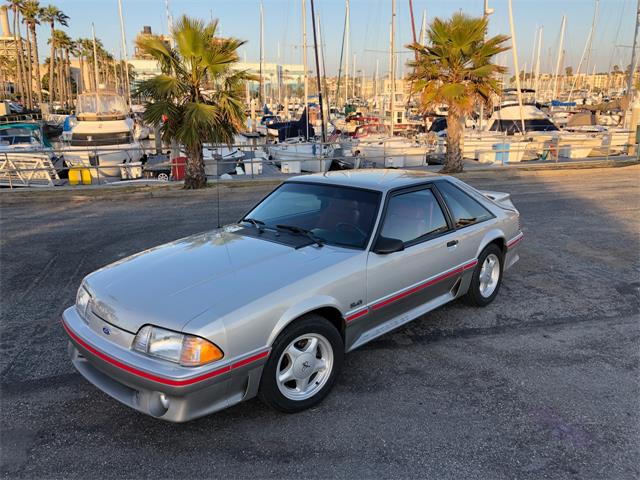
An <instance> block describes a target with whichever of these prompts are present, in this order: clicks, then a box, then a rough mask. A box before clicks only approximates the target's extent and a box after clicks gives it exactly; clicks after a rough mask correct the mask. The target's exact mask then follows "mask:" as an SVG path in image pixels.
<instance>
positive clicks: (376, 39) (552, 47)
mask: <svg viewBox="0 0 640 480" xmlns="http://www.w3.org/2000/svg"><path fill="white" fill-rule="evenodd" d="M596 1H597V0H513V14H514V23H515V29H516V42H517V47H518V56H519V62H518V63H519V66H520V69H521V70H522V69H523V68H524V65H525V63H526V64H527V71H529V70H530V69H531V58H532V53H533V48H534V37H535V35H536V31H537V29H538V28H539V27H542V28H543V35H542V38H543V44H542V53H541V60H540V61H541V71H543V72H544V71H552V70H553V69H554V68H555V63H556V58H557V52H558V44H559V40H560V24H561V20H562V16H563V15H566V16H567V24H566V25H567V26H566V37H565V44H564V51H565V54H564V55H565V60H564V65H565V66H567V65H571V66H573V70H574V72H575V71H576V69H577V66H578V63H579V61H580V57H581V55H582V51H583V49H584V47H585V43H586V40H587V37H588V34H589V31H590V28H591V23H592V20H593V15H594V6H595V4H596ZM40 2H41V4H42V5H46V4H47V3H53V4H54V5H56V6H57V7H58V8H60V9H61V10H62V11H63V12H65V13H66V14H67V15H69V17H71V19H70V21H69V27H68V28H67V32H68V34H69V35H70V36H71V37H72V38H78V37H90V36H91V23H92V22H93V23H94V24H95V28H96V35H97V37H98V38H100V39H101V40H102V41H103V43H104V45H105V47H106V48H107V49H108V50H109V51H111V52H112V53H114V54H116V56H118V57H119V56H120V51H121V40H120V23H119V18H118V2H117V0H49V2H47V0H40ZM489 2H490V3H489V5H490V7H492V8H493V9H494V10H495V13H494V14H493V15H491V17H490V25H489V34H490V35H495V34H498V33H502V34H506V35H510V29H509V16H508V7H507V0H489ZM122 3H123V10H124V23H125V31H126V38H127V47H128V48H127V50H128V52H129V56H131V55H132V53H133V47H134V42H133V39H134V38H135V36H136V34H137V33H138V32H139V31H141V30H142V27H143V25H150V26H151V27H152V30H153V32H154V33H167V18H166V13H165V12H166V10H165V0H122ZM259 3H260V1H259V0H169V6H170V12H171V14H172V16H173V18H174V19H175V18H177V17H178V16H180V15H182V14H186V15H189V16H194V17H199V18H202V19H205V20H208V19H210V18H212V17H213V18H218V19H219V21H220V28H221V33H222V35H224V36H233V37H236V38H239V39H242V40H246V41H247V44H246V45H245V46H243V47H242V48H241V50H240V53H241V57H242V58H244V57H245V56H246V59H247V61H256V62H257V61H258V58H259V42H260V33H259V32H260V29H259ZM263 4H264V21H265V32H264V38H265V61H266V62H276V61H279V63H302V60H301V58H302V56H301V55H302V54H301V43H302V25H301V4H302V0H263ZM350 4H351V22H350V24H351V33H350V44H351V47H350V48H351V54H353V53H355V54H356V70H361V69H362V68H364V74H365V76H367V77H370V76H372V75H373V73H374V71H375V68H376V59H377V60H378V61H379V68H380V75H384V74H385V73H386V71H387V70H388V56H389V54H388V51H389V37H390V35H389V24H390V21H391V0H351V1H350ZM306 5H307V12H308V13H307V19H308V22H309V23H308V25H309V26H308V35H309V37H308V38H309V42H310V44H311V41H312V36H311V26H310V25H311V24H310V20H309V19H310V13H309V11H310V10H309V0H307V2H306ZM315 5H316V15H319V17H320V24H321V27H320V28H321V30H322V38H323V45H324V48H325V62H326V67H327V74H329V75H333V74H335V73H337V69H338V63H339V59H340V49H341V44H342V33H343V26H344V10H345V1H344V0H315ZM483 5H484V0H413V8H414V15H415V23H416V30H417V31H418V32H419V29H420V23H421V19H422V14H423V11H426V15H427V23H429V22H430V21H431V20H433V18H434V17H440V18H446V17H448V16H450V15H451V14H452V13H453V12H456V11H463V12H465V13H467V14H469V15H477V16H479V15H481V14H482V11H483ZM635 8H636V0H599V9H598V16H597V24H596V30H595V35H594V38H593V43H592V54H591V63H590V65H591V66H590V67H589V71H592V69H593V66H594V63H595V66H596V70H597V71H607V70H609V69H610V68H611V67H612V66H613V65H616V64H617V65H619V66H620V68H621V69H624V68H625V67H626V65H628V64H629V63H630V58H631V44H632V42H633V34H634V28H635ZM396 12H397V15H396V51H398V52H399V53H398V58H399V63H400V67H399V72H398V73H399V74H400V73H402V71H403V67H402V64H403V63H404V61H405V60H406V59H407V57H408V53H407V49H406V48H405V47H404V46H405V45H406V44H407V43H409V42H410V41H411V39H412V34H411V23H410V14H409V1H408V0H396ZM39 31H40V39H39V44H40V51H41V52H43V54H42V56H43V58H44V56H45V55H46V52H48V46H47V44H46V41H47V38H48V29H46V28H40V30H39ZM312 53H313V51H312V50H309V62H310V68H311V66H312V63H311V62H312V60H313V55H312ZM350 56H351V55H350ZM350 61H351V62H353V58H350ZM498 62H499V63H501V64H503V65H507V66H508V67H509V68H510V69H512V65H513V63H512V55H511V53H507V54H502V56H501V57H500V58H498ZM585 64H586V60H585ZM585 64H583V68H582V71H583V72H584V70H585ZM350 69H351V70H352V67H350Z"/></svg>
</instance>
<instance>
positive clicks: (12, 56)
mask: <svg viewBox="0 0 640 480" xmlns="http://www.w3.org/2000/svg"><path fill="white" fill-rule="evenodd" d="M22 48H23V52H25V53H26V51H27V47H26V42H25V40H24V39H22ZM0 57H3V58H6V59H7V61H8V62H9V63H11V64H15V61H16V37H15V36H14V35H13V34H12V33H11V29H10V28H9V13H8V10H7V7H6V6H5V5H0ZM24 61H25V62H26V61H27V57H26V56H25V58H24ZM14 75H15V74H14ZM0 77H1V78H0V81H1V82H2V83H3V86H2V87H1V88H0V90H1V91H2V92H11V93H13V91H14V88H13V87H14V85H13V81H14V80H15V78H12V77H13V76H12V75H9V76H7V77H5V75H1V76H0ZM10 80H11V81H10Z"/></svg>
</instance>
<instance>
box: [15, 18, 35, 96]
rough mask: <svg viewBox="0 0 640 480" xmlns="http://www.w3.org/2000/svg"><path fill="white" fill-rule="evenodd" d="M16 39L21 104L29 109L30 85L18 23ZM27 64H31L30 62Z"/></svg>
mask: <svg viewBox="0 0 640 480" xmlns="http://www.w3.org/2000/svg"><path fill="white" fill-rule="evenodd" d="M15 35H16V39H17V41H18V55H19V57H20V76H21V77H22V87H23V90H22V102H23V103H24V105H25V106H26V107H27V108H31V106H30V105H31V84H30V82H29V76H28V75H27V65H25V58H24V57H25V54H24V49H23V48H22V35H21V34H20V22H18V23H17V24H16V30H15ZM28 63H31V62H30V61H29V62H28Z"/></svg>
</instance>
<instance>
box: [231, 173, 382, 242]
mask: <svg viewBox="0 0 640 480" xmlns="http://www.w3.org/2000/svg"><path fill="white" fill-rule="evenodd" d="M379 203H380V193H379V192H373V191H370V190H361V189H356V188H350V187H341V186H335V185H320V184H311V183H301V182H288V183H284V184H283V185H281V186H280V187H279V188H278V189H276V190H275V191H274V192H273V193H272V194H271V195H269V196H268V197H267V198H265V199H264V200H263V201H262V202H261V203H260V204H258V206H256V207H255V208H254V209H253V210H252V211H251V212H249V213H248V214H247V215H246V216H245V217H244V218H243V221H244V222H246V223H253V222H248V221H247V220H246V219H250V220H252V221H254V222H256V223H258V224H259V225H261V226H262V227H263V228H265V229H273V230H282V231H283V232H285V233H286V234H291V235H299V234H300V232H293V231H291V229H290V228H288V227H296V228H297V229H302V230H304V231H307V232H310V233H311V234H312V235H313V237H315V238H317V239H318V240H320V241H321V242H324V243H327V244H331V245H338V246H345V247H351V248H361V249H362V248H365V247H366V245H367V242H368V240H369V237H370V236H371V231H372V230H373V224H374V222H375V218H376V213H377V211H378V205H379ZM283 227H285V229H283Z"/></svg>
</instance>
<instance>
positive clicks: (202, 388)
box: [62, 307, 269, 422]
mask: <svg viewBox="0 0 640 480" xmlns="http://www.w3.org/2000/svg"><path fill="white" fill-rule="evenodd" d="M62 325H63V327H64V329H65V331H66V332H67V334H68V335H69V339H70V341H69V354H70V356H71V361H72V363H73V365H74V367H75V368H76V369H77V370H78V372H79V373H80V374H81V375H82V376H83V377H84V378H86V379H87V380H88V381H89V382H91V383H92V384H94V385H95V386H96V387H98V388H99V389H100V390H102V391H103V392H105V393H106V394H108V395H110V396H111V397H113V398H115V399H116V400H118V401H120V402H122V403H124V404H125V405H128V406H129V407H131V408H134V409H136V410H138V411H140V412H142V413H146V414H147V415H151V416H153V417H157V418H161V419H163V420H168V421H171V422H186V421H188V420H192V419H194V418H198V417H201V416H203V415H208V414H210V413H213V412H217V411H218V410H222V409H224V408H227V407H229V406H231V405H234V404H236V403H238V402H241V401H243V400H246V399H248V398H251V397H253V396H255V395H256V393H257V391H258V386H259V383H260V376H261V374H262V369H263V367H264V364H265V363H266V360H267V357H268V354H269V351H268V350H262V351H259V352H252V353H251V354H249V355H247V356H243V357H239V358H236V359H233V360H228V361H226V362H225V363H221V364H219V365H218V364H216V365H215V366H204V367H196V368H188V367H182V366H180V365H174V364H170V362H165V361H162V360H156V359H153V358H150V357H147V356H145V355H141V354H139V353H137V352H133V351H131V350H129V349H128V348H124V347H123V346H121V345H118V344H115V343H113V342H111V341H109V339H107V338H104V337H103V336H101V335H100V334H99V333H98V332H96V331H94V330H92V329H91V328H89V326H88V325H87V324H86V323H85V322H84V321H83V320H82V319H81V318H80V316H79V315H78V312H77V310H76V308H75V307H70V308H68V309H67V310H65V311H64V313H63V315H62ZM167 400H168V405H167Z"/></svg>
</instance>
